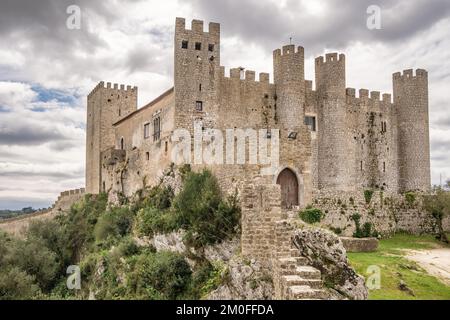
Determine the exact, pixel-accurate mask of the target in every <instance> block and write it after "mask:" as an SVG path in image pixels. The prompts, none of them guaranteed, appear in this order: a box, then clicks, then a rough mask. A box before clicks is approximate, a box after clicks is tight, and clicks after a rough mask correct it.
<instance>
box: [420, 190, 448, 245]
mask: <svg viewBox="0 0 450 320" xmlns="http://www.w3.org/2000/svg"><path fill="white" fill-rule="evenodd" d="M424 207H425V209H426V210H427V211H428V212H429V213H431V214H432V215H433V217H434V218H435V219H436V223H437V227H438V232H439V234H438V236H437V238H438V239H439V240H440V241H443V242H446V243H449V240H448V238H447V235H446V234H445V231H444V228H443V227H442V220H443V219H444V217H448V216H449V215H450V192H448V191H444V190H443V189H442V188H437V189H436V190H435V191H434V192H433V194H431V195H427V196H425V197H424Z"/></svg>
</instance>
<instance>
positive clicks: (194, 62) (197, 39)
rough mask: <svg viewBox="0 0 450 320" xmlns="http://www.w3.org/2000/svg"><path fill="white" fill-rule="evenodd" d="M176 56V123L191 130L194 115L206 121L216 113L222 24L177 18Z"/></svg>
mask: <svg viewBox="0 0 450 320" xmlns="http://www.w3.org/2000/svg"><path fill="white" fill-rule="evenodd" d="M174 46H175V54H174V85H175V106H176V115H175V118H176V119H175V121H176V123H177V125H178V126H179V127H182V128H192V123H193V119H192V114H193V113H194V114H195V113H196V114H197V116H198V118H202V119H203V118H205V115H206V114H210V115H212V114H214V113H216V111H217V108H218V103H217V94H218V87H219V83H220V81H219V75H220V24H218V23H213V22H211V23H209V28H208V31H204V29H203V21H200V20H192V23H191V29H187V28H186V24H185V19H183V18H176V27H175V43H174Z"/></svg>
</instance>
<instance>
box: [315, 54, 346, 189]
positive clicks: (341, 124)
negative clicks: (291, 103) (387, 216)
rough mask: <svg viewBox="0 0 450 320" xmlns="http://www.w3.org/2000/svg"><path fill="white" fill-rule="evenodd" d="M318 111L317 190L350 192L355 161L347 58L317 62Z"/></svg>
mask: <svg viewBox="0 0 450 320" xmlns="http://www.w3.org/2000/svg"><path fill="white" fill-rule="evenodd" d="M315 77H316V92H317V103H318V106H317V110H318V127H319V132H318V187H319V188H320V189H335V190H346V189H349V188H351V186H352V185H353V183H352V172H353V168H352V165H351V164H352V161H351V159H349V158H350V152H349V150H350V145H349V143H350V140H349V132H348V126H349V124H348V119H347V112H346V86H345V55H343V54H340V55H339V56H338V54H337V53H329V54H326V55H325V59H324V57H318V58H316V60H315Z"/></svg>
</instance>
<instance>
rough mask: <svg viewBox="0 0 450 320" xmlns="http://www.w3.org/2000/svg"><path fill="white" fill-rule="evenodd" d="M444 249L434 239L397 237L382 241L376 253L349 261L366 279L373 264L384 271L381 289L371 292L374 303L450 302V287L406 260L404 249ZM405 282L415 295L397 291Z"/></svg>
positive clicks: (354, 257) (355, 257) (356, 254)
mask: <svg viewBox="0 0 450 320" xmlns="http://www.w3.org/2000/svg"><path fill="white" fill-rule="evenodd" d="M436 247H442V244H440V243H438V242H437V241H436V240H435V239H434V238H433V237H432V236H412V235H406V234H398V235H395V236H394V237H392V238H390V239H385V240H381V241H380V245H379V248H378V250H377V252H370V253H349V254H348V258H349V260H350V263H351V265H352V266H353V267H354V268H355V269H356V271H357V272H358V273H359V274H361V275H363V276H367V273H366V270H367V267H368V266H370V265H377V266H379V267H380V269H381V289H379V290H371V291H370V292H369V299H372V300H383V299H389V300H406V299H419V300H437V299H445V300H450V286H446V285H445V284H443V283H441V282H440V281H438V280H437V279H436V278H435V277H433V276H430V275H428V274H427V273H426V272H425V271H424V270H423V269H421V268H420V267H419V266H418V265H417V264H416V263H414V262H412V261H410V260H407V259H406V258H404V257H403V255H404V254H405V253H404V252H403V251H402V249H413V250H420V249H430V248H436ZM400 280H403V281H404V282H405V283H406V284H407V286H408V287H409V288H411V289H412V290H413V292H414V294H415V296H411V295H410V294H408V293H407V292H404V291H401V290H400V289H399V288H398V285H399V283H400Z"/></svg>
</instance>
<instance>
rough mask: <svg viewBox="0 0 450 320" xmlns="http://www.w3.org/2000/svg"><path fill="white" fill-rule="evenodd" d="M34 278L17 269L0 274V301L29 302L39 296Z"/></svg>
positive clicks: (3, 271)
mask: <svg viewBox="0 0 450 320" xmlns="http://www.w3.org/2000/svg"><path fill="white" fill-rule="evenodd" d="M34 280H35V279H34V277H33V276H30V275H29V274H27V273H26V272H25V271H22V270H20V269H19V268H17V267H13V268H10V269H7V270H4V269H3V270H2V272H0V299H2V300H30V299H33V298H34V297H36V296H37V295H38V294H40V290H39V287H38V286H37V285H36V283H35V281H34Z"/></svg>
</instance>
